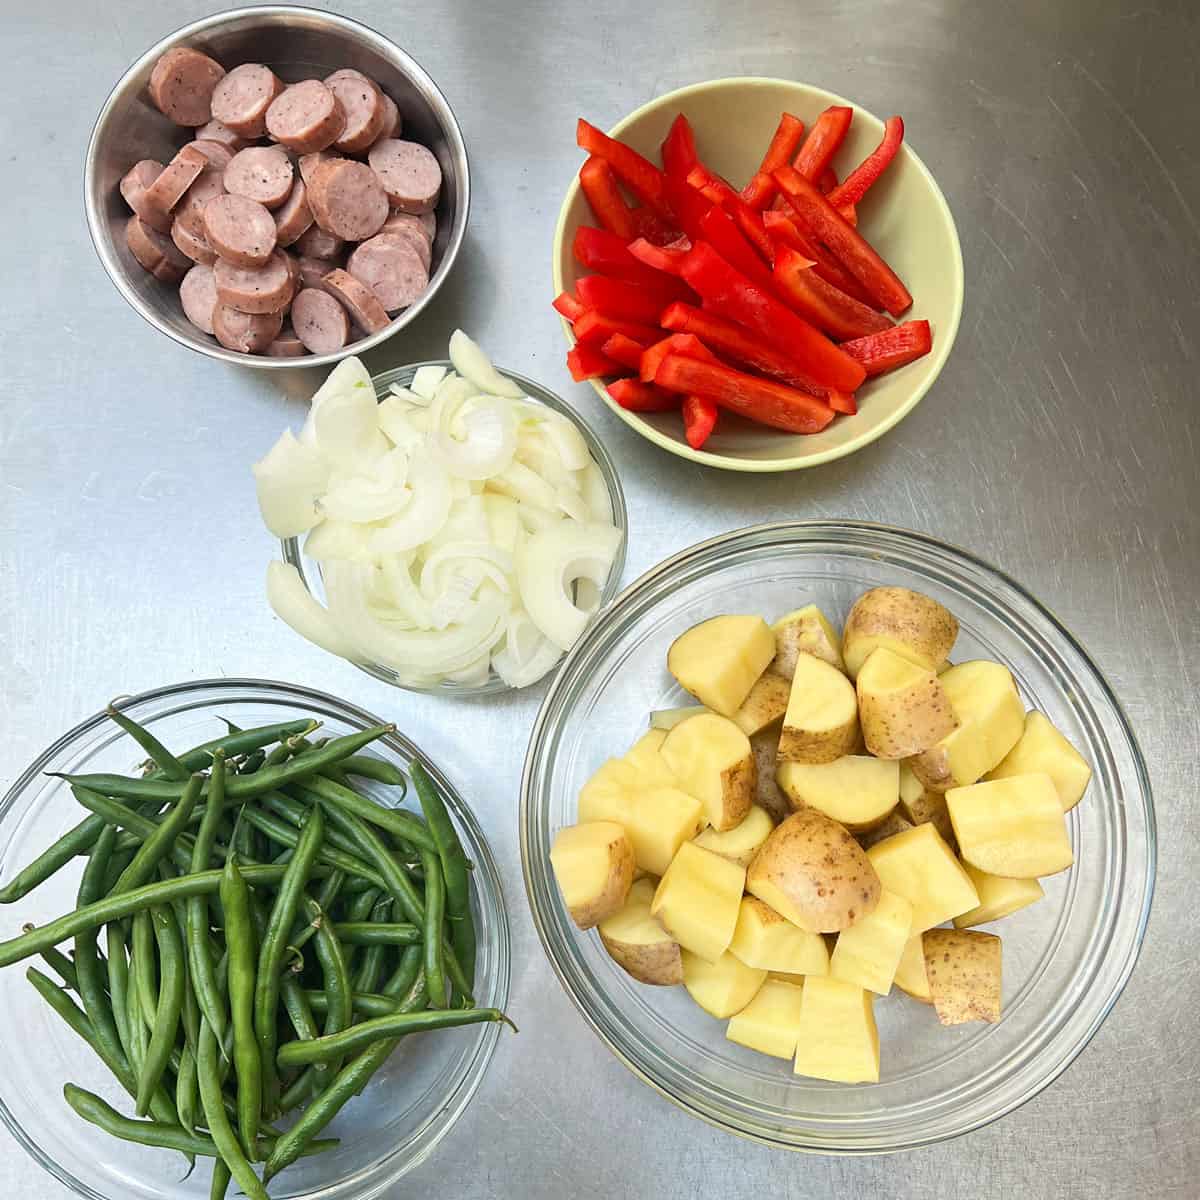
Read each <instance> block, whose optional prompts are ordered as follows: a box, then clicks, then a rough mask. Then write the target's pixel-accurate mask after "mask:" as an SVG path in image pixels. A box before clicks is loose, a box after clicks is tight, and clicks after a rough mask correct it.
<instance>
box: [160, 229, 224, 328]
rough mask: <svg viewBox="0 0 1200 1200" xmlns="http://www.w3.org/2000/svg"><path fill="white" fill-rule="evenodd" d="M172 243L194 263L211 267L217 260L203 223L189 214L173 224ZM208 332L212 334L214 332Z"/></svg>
mask: <svg viewBox="0 0 1200 1200" xmlns="http://www.w3.org/2000/svg"><path fill="white" fill-rule="evenodd" d="M171 241H173V242H174V243H175V245H176V246H178V247H179V249H180V250H182V251H183V253H184V254H186V255H187V256H188V258H190V259H191V260H192V262H197V263H204V264H205V265H206V266H211V265H212V264H213V263H214V262H216V260H217V253H216V251H215V250H214V249H213V248H212V247H211V246H210V245H209V244H208V239H207V238H205V236H204V225H203V222H201V223H199V224H197V223H196V221H195V219H194V218H192V217H190V216H188V215H187V214H184V213H181V214H180V215H179V216H177V217H176V218H175V220H174V221H172V222H171ZM207 332H209V333H212V330H211V329H210V330H208V331H207Z"/></svg>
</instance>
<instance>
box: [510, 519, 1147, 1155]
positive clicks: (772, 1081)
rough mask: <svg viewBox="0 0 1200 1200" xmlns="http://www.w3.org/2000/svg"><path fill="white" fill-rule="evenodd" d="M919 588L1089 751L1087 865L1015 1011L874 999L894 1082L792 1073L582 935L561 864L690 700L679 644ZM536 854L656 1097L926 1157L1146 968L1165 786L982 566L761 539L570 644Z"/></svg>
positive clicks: (542, 904)
mask: <svg viewBox="0 0 1200 1200" xmlns="http://www.w3.org/2000/svg"><path fill="white" fill-rule="evenodd" d="M882 584H896V585H900V586H904V587H909V588H913V589H916V590H919V591H922V592H925V593H927V594H928V595H931V596H933V597H934V598H935V599H937V600H939V601H941V603H943V604H944V605H946V607H947V608H949V609H950V610H951V611H952V612H953V613H954V614H955V615H956V616H957V617H958V620H959V623H960V634H959V638H958V642H957V644H956V645H955V647H954V652H953V655H952V657H953V659H954V660H955V661H956V662H957V661H962V660H965V659H969V658H973V657H987V658H993V659H996V660H998V661H1000V662H1003V663H1005V664H1006V665H1007V666H1008V667H1009V668H1010V669H1011V670H1012V672H1013V675H1014V677H1015V679H1016V681H1017V686H1018V687H1019V688H1020V691H1021V693H1022V696H1023V699H1024V700H1025V702H1026V705H1027V706H1030V707H1037V708H1039V709H1041V710H1042V711H1043V712H1044V713H1046V715H1047V716H1048V717H1049V718H1050V719H1051V720H1052V721H1053V722H1054V723H1055V724H1056V725H1057V726H1058V727H1059V728H1060V729H1061V730H1062V731H1063V732H1064V733H1065V734H1066V736H1067V737H1068V738H1070V740H1071V741H1072V742H1074V743H1075V745H1076V746H1078V747H1079V749H1080V750H1081V751H1082V752H1083V754H1084V756H1085V757H1086V758H1087V759H1088V761H1089V762H1090V763H1091V765H1092V769H1093V772H1094V775H1093V779H1092V783H1091V786H1090V788H1089V789H1088V792H1087V795H1086V796H1085V797H1084V800H1083V803H1081V804H1080V805H1079V806H1078V807H1077V808H1076V809H1074V810H1073V811H1072V812H1071V814H1070V816H1069V818H1068V823H1069V827H1070V833H1071V840H1072V844H1073V846H1074V850H1075V866H1074V867H1073V868H1072V869H1071V870H1070V871H1068V872H1065V873H1064V874H1062V875H1057V876H1054V877H1053V878H1051V879H1047V880H1043V884H1044V886H1045V890H1046V896H1045V899H1044V900H1042V901H1040V902H1039V903H1037V904H1034V905H1032V906H1031V907H1029V908H1027V909H1025V910H1023V911H1021V912H1019V913H1017V914H1015V915H1013V916H1011V917H1008V918H1006V919H1005V920H1004V921H1003V922H1002V927H1001V928H999V929H998V930H997V932H1000V933H1001V934H1002V936H1004V939H1005V954H1004V1016H1003V1018H1002V1020H1001V1021H1000V1022H999V1023H998V1024H996V1025H962V1026H957V1027H950V1028H946V1027H942V1026H940V1025H938V1023H937V1021H936V1019H935V1018H934V1017H933V1014H932V1012H931V1011H930V1010H929V1009H928V1008H927V1006H925V1005H923V1004H920V1003H918V1002H917V1001H914V1000H910V999H909V998H908V997H906V996H904V995H903V993H900V992H898V991H897V992H896V993H895V994H894V995H892V996H890V997H888V998H886V999H883V1000H881V1002H880V1003H878V1004H876V1006H875V1009H876V1018H877V1021H878V1024H879V1036H880V1043H881V1046H882V1064H881V1077H880V1082H879V1083H878V1084H873V1085H867V1086H864V1085H858V1086H851V1085H845V1084H836V1083H825V1082H821V1081H818V1080H811V1079H805V1078H803V1077H800V1076H796V1075H793V1073H792V1071H791V1068H790V1066H789V1064H787V1063H786V1062H782V1061H778V1060H772V1059H769V1058H765V1057H763V1056H761V1055H758V1054H755V1053H754V1052H753V1051H751V1050H746V1049H743V1048H742V1047H740V1046H737V1045H735V1044H733V1043H731V1042H728V1041H726V1040H725V1036H724V1028H723V1024H722V1023H721V1022H718V1021H715V1020H713V1019H712V1018H711V1017H709V1016H708V1015H707V1014H705V1013H704V1012H703V1011H701V1009H700V1008H699V1007H697V1005H696V1004H694V1003H693V1001H692V1000H691V998H690V997H689V996H688V994H687V992H686V991H684V989H683V988H652V987H645V986H643V985H641V984H639V983H637V982H635V981H634V980H633V979H631V978H630V977H629V976H628V975H626V974H625V973H624V972H623V971H622V970H621V969H620V968H619V967H618V966H617V965H616V963H614V962H613V961H612V960H611V959H610V958H609V957H608V955H607V954H606V953H605V952H604V949H603V947H602V946H601V944H600V941H599V938H598V937H596V936H594V935H593V934H591V933H587V934H583V933H580V932H579V931H578V930H577V929H576V928H575V927H574V926H573V925H572V923H571V921H570V919H569V917H568V916H567V914H566V910H565V908H564V906H563V904H562V903H561V901H560V898H559V895H558V889H557V887H556V886H555V883H554V878H553V875H552V873H551V870H550V859H549V851H550V844H551V841H552V839H553V837H554V835H555V833H556V832H557V831H558V830H559V829H560V828H561V827H562V826H564V825H568V824H570V823H571V822H573V821H574V820H575V813H576V798H577V796H578V793H579V789H580V787H581V786H582V784H583V783H584V782H585V781H586V779H587V778H588V776H589V775H590V774H591V773H592V772H593V771H594V770H595V769H596V768H597V767H598V766H599V765H600V763H601V762H602V761H603V760H604V759H605V758H607V757H608V756H610V755H612V754H618V753H621V752H623V750H624V749H625V748H626V747H627V746H628V745H629V744H630V743H631V742H632V741H633V739H634V738H635V736H637V735H638V734H640V733H641V732H642V731H643V730H644V729H645V728H646V716H647V714H648V713H649V712H650V711H651V710H652V709H658V708H666V707H672V706H675V705H679V704H680V703H688V702H690V701H688V700H686V699H684V698H683V693H682V691H681V689H680V688H679V687H678V686H677V685H676V684H675V682H674V680H673V679H672V678H671V676H670V675H669V674H668V673H667V670H666V657H667V648H668V646H669V645H670V643H671V641H672V640H673V639H674V638H675V637H676V636H677V635H678V634H679V633H681V632H682V631H683V630H684V629H686V628H687V627H688V626H690V625H692V624H694V623H696V622H697V621H701V620H704V619H706V618H708V617H712V616H715V615H717V614H719V613H724V612H761V613H763V614H764V615H766V616H768V618H773V617H775V616H778V615H779V614H781V613H784V612H787V611H789V610H791V609H794V608H797V607H799V606H801V605H803V604H806V603H810V602H815V603H817V604H819V605H820V606H821V607H822V608H823V609H824V610H825V612H826V613H827V614H829V615H830V617H831V619H837V620H839V621H840V619H841V618H843V617H844V616H845V614H846V611H847V609H848V608H849V606H850V604H851V603H852V601H853V600H854V598H855V597H856V596H857V595H858V594H859V593H860V592H862V591H863V590H865V589H867V588H870V587H875V586H879V585H882ZM521 857H522V862H523V864H524V871H525V885H526V889H527V891H528V893H529V901H530V905H531V907H532V909H533V916H534V921H535V922H536V924H537V928H538V933H539V935H540V936H541V939H542V944H543V946H544V947H545V949H546V953H547V954H548V955H549V956H550V960H551V962H552V964H553V966H554V969H555V971H556V972H557V974H558V977H559V979H560V980H561V981H562V984H563V986H564V987H565V988H566V990H567V992H568V994H569V995H570V996H571V998H572V1000H574V1002H575V1004H576V1005H577V1007H578V1008H579V1009H580V1011H581V1012H582V1013H583V1015H584V1017H585V1018H586V1020H587V1021H588V1023H589V1024H590V1025H591V1026H592V1028H593V1029H594V1030H595V1031H596V1032H597V1033H598V1034H599V1035H600V1037H601V1038H602V1039H603V1040H604V1041H605V1042H606V1043H607V1045H608V1046H609V1048H610V1049H611V1050H612V1051H613V1053H615V1054H616V1055H617V1057H618V1058H620V1059H621V1061H622V1062H624V1063H625V1065H626V1066H628V1067H629V1068H630V1070H632V1071H633V1072H634V1073H635V1074H636V1075H638V1076H639V1077H640V1078H641V1079H643V1080H644V1081H645V1082H647V1083H649V1084H650V1085H651V1086H652V1087H654V1088H656V1089H657V1090H658V1091H660V1092H662V1093H663V1095H665V1096H666V1097H667V1098H668V1099H670V1100H672V1101H674V1102H675V1103H676V1104H678V1105H679V1106H680V1107H681V1108H683V1109H685V1110H686V1111H687V1112H690V1113H692V1114H694V1115H695V1116H698V1117H702V1118H703V1119H705V1120H707V1121H709V1122H711V1123H712V1124H714V1125H717V1126H719V1127H720V1128H722V1129H727V1130H730V1131H732V1132H735V1133H739V1134H742V1135H744V1136H746V1137H750V1138H754V1139H756V1140H758V1141H762V1142H766V1143H769V1144H771V1145H776V1146H782V1147H787V1148H789V1149H794V1150H809V1151H818V1152H821V1153H825V1154H829V1153H834V1154H868V1153H880V1152H886V1151H896V1150H903V1149H911V1148H913V1147H916V1146H921V1145H927V1144H929V1143H933V1142H937V1141H941V1140H943V1139H946V1138H950V1137H955V1136H957V1135H959V1134H962V1133H966V1132H967V1131H969V1130H971V1129H976V1128H978V1127H980V1126H981V1125H985V1124H987V1123H988V1122H989V1121H993V1120H995V1119H996V1118H998V1117H1001V1116H1003V1115H1004V1114H1005V1113H1008V1112H1011V1111H1012V1110H1013V1109H1014V1108H1016V1107H1017V1106H1018V1105H1019V1104H1021V1103H1023V1102H1024V1101H1026V1100H1028V1099H1029V1098H1030V1097H1031V1096H1033V1095H1035V1094H1036V1093H1037V1092H1039V1091H1040V1090H1041V1089H1042V1088H1044V1087H1046V1086H1047V1084H1049V1083H1050V1082H1051V1081H1052V1080H1053V1079H1055V1078H1056V1077H1057V1076H1058V1075H1059V1074H1060V1073H1061V1072H1062V1071H1063V1070H1065V1069H1066V1067H1067V1066H1068V1064H1069V1063H1070V1062H1071V1061H1072V1059H1073V1058H1074V1057H1075V1056H1076V1055H1077V1054H1078V1053H1079V1052H1080V1051H1081V1050H1082V1049H1083V1048H1084V1046H1086V1045H1087V1043H1088V1041H1089V1039H1090V1038H1091V1037H1092V1035H1093V1034H1094V1033H1095V1032H1096V1030H1097V1029H1098V1028H1099V1027H1100V1024H1101V1022H1102V1021H1103V1020H1104V1018H1105V1016H1106V1015H1107V1014H1108V1012H1109V1011H1110V1009H1111V1008H1112V1006H1113V1004H1114V1003H1115V1001H1116V999H1117V996H1118V995H1119V994H1120V992H1121V989H1122V987H1123V986H1124V984H1125V982H1126V980H1127V979H1128V978H1129V975H1130V972H1131V971H1132V970H1133V965H1134V962H1135V960H1136V959H1137V954H1138V949H1139V947H1140V945H1141V941H1142V935H1143V933H1144V931H1145V926H1146V920H1147V918H1148V916H1149V911H1150V899H1151V895H1152V893H1153V886H1154V861H1155V833H1154V811H1153V806H1152V802H1151V796H1150V784H1149V780H1148V778H1147V774H1146V767H1145V764H1144V762H1143V761H1142V756H1141V752H1140V751H1139V749H1138V746H1137V742H1136V740H1135V739H1134V735H1133V733H1132V732H1131V730H1130V728H1129V724H1128V722H1127V720H1126V718H1125V715H1124V713H1123V712H1122V710H1121V706H1120V704H1119V702H1118V701H1117V698H1116V697H1115V696H1114V695H1113V693H1112V690H1111V688H1110V686H1109V685H1108V683H1107V682H1106V681H1105V679H1104V677H1103V676H1102V675H1101V674H1100V672H1099V671H1098V670H1097V669H1096V667H1095V665H1094V664H1093V663H1092V662H1091V660H1090V659H1089V658H1088V656H1087V654H1086V653H1085V652H1084V650H1083V649H1082V647H1081V646H1080V645H1079V643H1078V642H1076V640H1075V639H1074V637H1072V635H1071V634H1070V633H1068V632H1067V630H1066V629H1064V628H1063V626H1062V625H1060V624H1059V622H1058V621H1057V620H1056V619H1055V618H1054V617H1053V616H1052V615H1051V614H1050V613H1049V612H1048V611H1047V610H1046V609H1045V608H1043V607H1042V605H1040V604H1039V603H1038V602H1037V601H1036V600H1035V599H1034V598H1033V597H1032V596H1030V595H1029V593H1028V592H1026V591H1025V590H1024V589H1023V588H1021V586H1020V585H1019V584H1017V583H1015V582H1014V581H1013V580H1011V579H1009V578H1008V577H1007V576H1006V575H1004V574H1002V573H1001V572H999V571H997V570H996V569H995V568H994V567H991V566H989V565H988V564H986V563H984V562H981V561H980V560H978V559H976V558H974V557H973V556H971V555H969V554H967V553H965V552H964V551H961V550H957V549H955V548H953V547H951V546H947V545H945V544H943V543H941V542H938V541H936V540H935V539H933V538H929V537H925V536H923V535H920V534H916V533H907V532H903V531H901V530H897V529H890V528H887V527H884V526H879V525H868V524H859V523H854V522H818V521H812V522H809V521H799V522H790V523H781V524H775V525H761V526H757V527H754V528H750V529H746V530H742V531H740V532H736V533H730V534H726V535H724V536H722V537H718V538H714V539H713V540H711V541H707V542H703V543H701V544H700V545H697V546H693V547H692V548H691V549H689V550H685V551H684V552H683V553H681V554H678V555H676V556H675V557H674V558H671V559H668V560H667V561H666V562H664V563H662V564H660V565H659V566H657V567H655V568H654V569H653V570H652V571H650V572H648V573H647V574H645V575H643V576H642V578H641V579H639V580H637V582H635V583H633V584H632V585H630V587H628V588H627V589H626V590H625V591H624V592H623V593H622V594H621V596H620V597H618V599H617V600H616V601H615V602H614V603H613V604H612V605H610V606H609V608H608V609H607V610H606V611H605V612H604V613H603V614H602V615H601V617H600V619H599V620H598V621H597V622H596V624H595V625H593V626H592V628H591V629H590V630H589V631H588V633H587V634H586V635H585V636H584V637H583V639H582V640H581V641H580V643H579V645H577V646H576V647H575V649H574V650H572V652H571V654H570V656H569V657H568V658H567V660H566V661H565V662H564V663H563V665H562V667H561V669H560V670H559V673H558V676H557V678H556V679H555V680H554V683H553V685H552V686H551V688H550V690H549V693H548V694H547V696H546V698H545V701H544V702H543V704H542V708H541V712H540V714H539V716H538V719H537V723H536V725H535V726H534V730H533V736H532V740H531V742H530V748H529V753H528V757H527V758H526V761H525V773H524V779H523V781H522V791H521Z"/></svg>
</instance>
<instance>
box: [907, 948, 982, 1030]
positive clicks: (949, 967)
mask: <svg viewBox="0 0 1200 1200" xmlns="http://www.w3.org/2000/svg"><path fill="white" fill-rule="evenodd" d="M921 943H922V947H923V949H924V953H925V971H926V974H927V976H928V978H929V991H930V995H931V996H932V999H933V1007H934V1011H935V1012H936V1013H937V1018H938V1020H939V1021H940V1022H941V1023H942V1024H943V1025H962V1024H965V1023H966V1022H968V1021H986V1022H988V1023H989V1024H994V1023H995V1022H996V1021H999V1020H1000V1004H1001V1002H1000V981H1001V948H1000V939H999V938H998V937H996V936H995V935H994V934H991V933H979V932H977V931H976V930H973V929H930V930H928V931H927V932H926V933H925V934H924V936H923V937H922V939H921Z"/></svg>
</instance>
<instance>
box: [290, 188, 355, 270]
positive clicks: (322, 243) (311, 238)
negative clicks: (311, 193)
mask: <svg viewBox="0 0 1200 1200" xmlns="http://www.w3.org/2000/svg"><path fill="white" fill-rule="evenodd" d="M309 208H310V209H311V208H312V202H311V200H310V201H309ZM293 245H294V246H295V247H296V250H297V251H298V252H299V253H300V255H301V256H302V257H304V258H322V259H324V260H325V261H326V262H332V261H333V260H334V259H335V258H338V257H340V255H341V253H342V250H343V249H344V247H345V245H346V241H345V239H344V238H340V237H338V236H337V234H334V233H328V232H327V231H326V230H324V229H322V228H321V227H320V225H316V224H313V225H310V226H309V227H308V228H307V229H306V230H305V231H304V232H303V233H302V234H301V235H300V236H299V237H298V238H297V239H296V241H295V242H294V243H293ZM325 269H326V270H328V269H329V268H328V267H326V268H325Z"/></svg>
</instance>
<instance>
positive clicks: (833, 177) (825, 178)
mask: <svg viewBox="0 0 1200 1200" xmlns="http://www.w3.org/2000/svg"><path fill="white" fill-rule="evenodd" d="M837 185H838V182H837V172H836V171H835V170H834V169H833V168H832V167H826V168H825V170H823V171H822V172H821V178H820V179H818V180H817V187H819V188H820V189H821V193H822V195H825V196H828V195H829V193H830V192H832V191H833V189H834V188H835V187H837Z"/></svg>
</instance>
